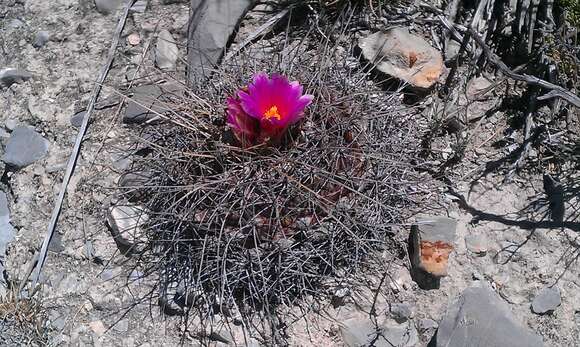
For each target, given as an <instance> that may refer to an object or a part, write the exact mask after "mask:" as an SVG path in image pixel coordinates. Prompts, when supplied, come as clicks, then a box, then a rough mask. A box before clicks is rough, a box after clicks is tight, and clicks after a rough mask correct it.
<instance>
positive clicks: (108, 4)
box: [95, 0, 122, 14]
mask: <svg viewBox="0 0 580 347" xmlns="http://www.w3.org/2000/svg"><path fill="white" fill-rule="evenodd" d="M121 2H122V0H95V5H96V6H97V11H99V12H100V13H102V14H109V13H112V12H115V11H116V10H117V9H119V8H120V7H121Z"/></svg>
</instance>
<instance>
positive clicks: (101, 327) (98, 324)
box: [89, 320, 107, 336]
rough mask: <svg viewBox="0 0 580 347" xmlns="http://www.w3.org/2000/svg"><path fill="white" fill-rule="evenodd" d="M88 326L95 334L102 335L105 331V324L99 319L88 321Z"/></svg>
mask: <svg viewBox="0 0 580 347" xmlns="http://www.w3.org/2000/svg"><path fill="white" fill-rule="evenodd" d="M89 327H90V328H91V330H92V331H93V332H94V333H95V334H96V335H97V336H102V335H104V334H105V332H106V331H107V328H105V324H103V322H102V321H100V320H97V321H93V322H90V323H89Z"/></svg>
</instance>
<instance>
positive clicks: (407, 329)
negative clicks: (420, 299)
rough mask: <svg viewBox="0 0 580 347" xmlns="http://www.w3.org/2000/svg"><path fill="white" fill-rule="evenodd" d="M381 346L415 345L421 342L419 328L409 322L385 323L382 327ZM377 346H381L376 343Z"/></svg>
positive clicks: (402, 346) (400, 346)
mask: <svg viewBox="0 0 580 347" xmlns="http://www.w3.org/2000/svg"><path fill="white" fill-rule="evenodd" d="M378 341H379V342H380V343H381V346H397V347H415V346H417V344H418V343H419V334H418V333H417V329H415V327H414V326H413V324H411V323H410V322H407V323H406V324H385V325H383V327H382V336H380V337H379V340H378ZM376 346H379V345H378V344H376Z"/></svg>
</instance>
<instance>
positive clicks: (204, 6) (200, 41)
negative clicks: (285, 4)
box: [187, 0, 254, 82]
mask: <svg viewBox="0 0 580 347" xmlns="http://www.w3.org/2000/svg"><path fill="white" fill-rule="evenodd" d="M253 5H254V1H252V0H238V1H228V2H222V1H202V0H192V1H191V11H193V12H194V13H198V14H199V15H198V16H195V17H194V18H192V20H191V22H190V31H189V40H188V43H189V46H188V59H187V60H188V64H189V66H188V79H189V80H190V81H191V82H195V81H197V80H202V79H203V78H204V77H207V76H206V75H207V74H208V71H210V70H211V69H212V68H213V67H214V66H216V65H217V63H218V62H219V60H220V59H221V57H222V55H223V53H224V50H225V48H226V46H227V44H228V41H229V40H230V37H231V35H232V34H233V32H234V30H235V29H236V27H237V25H238V23H239V22H240V20H241V19H242V18H243V16H244V14H245V13H246V12H247V11H248V10H249V9H250V8H251V7H252V6H253Z"/></svg>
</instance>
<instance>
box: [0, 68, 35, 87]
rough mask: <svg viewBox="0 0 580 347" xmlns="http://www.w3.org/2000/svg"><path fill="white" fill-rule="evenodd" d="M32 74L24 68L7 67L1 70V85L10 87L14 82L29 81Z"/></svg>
mask: <svg viewBox="0 0 580 347" xmlns="http://www.w3.org/2000/svg"><path fill="white" fill-rule="evenodd" d="M31 77H32V75H31V74H30V73H29V72H27V71H24V70H18V69H13V68H6V69H2V70H0V87H2V88H9V87H10V86H11V85H13V84H14V83H22V82H25V81H28V80H29V79H30V78H31Z"/></svg>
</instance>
